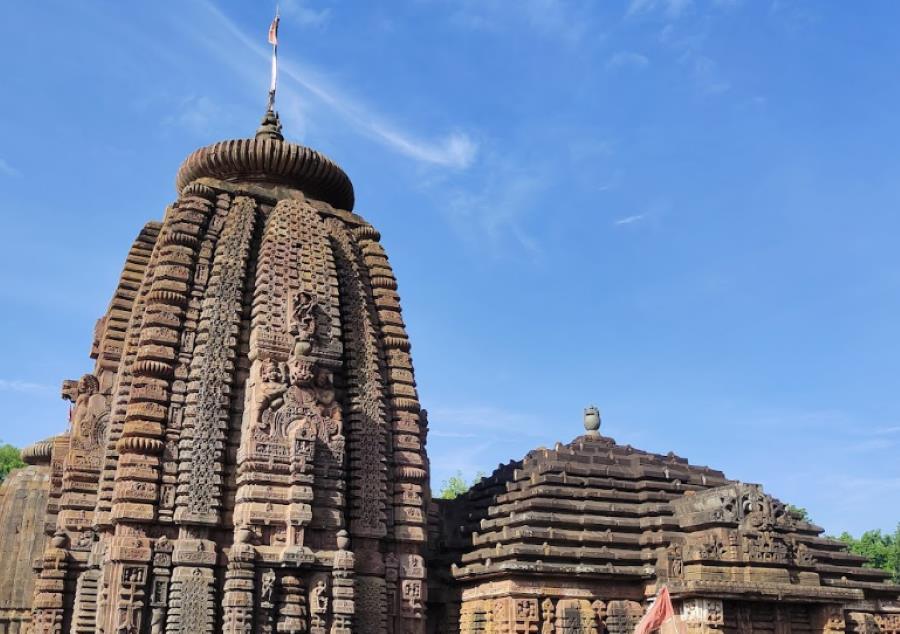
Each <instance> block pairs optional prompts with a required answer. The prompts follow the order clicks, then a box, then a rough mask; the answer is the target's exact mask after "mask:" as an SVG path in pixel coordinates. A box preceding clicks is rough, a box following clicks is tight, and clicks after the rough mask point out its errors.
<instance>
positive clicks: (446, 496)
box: [438, 471, 484, 500]
mask: <svg viewBox="0 0 900 634" xmlns="http://www.w3.org/2000/svg"><path fill="white" fill-rule="evenodd" d="M483 477H484V474H483V473H482V472H480V471H479V472H478V473H477V474H475V478H474V479H473V480H472V484H466V480H465V478H463V474H462V471H457V472H456V475H452V476H450V477H449V478H448V479H446V480H444V482H443V483H442V484H441V490H440V491H439V492H438V497H439V498H441V499H442V500H453V499H456V498H458V497H459V496H460V495H462V494H463V493H465V492H466V491H468V490H469V489H470V488H471V487H472V486H474V485H476V484H477V483H478V481H479V480H481V479H482V478H483Z"/></svg>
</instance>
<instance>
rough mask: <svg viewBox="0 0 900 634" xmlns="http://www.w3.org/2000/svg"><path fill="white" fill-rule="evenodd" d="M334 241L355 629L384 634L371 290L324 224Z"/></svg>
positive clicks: (352, 256)
mask: <svg viewBox="0 0 900 634" xmlns="http://www.w3.org/2000/svg"><path fill="white" fill-rule="evenodd" d="M326 226H327V228H328V233H329V235H330V236H331V238H332V248H333V251H334V258H335V264H336V266H337V273H338V279H339V281H340V298H341V302H340V304H341V320H342V324H343V331H344V350H345V354H344V357H345V363H346V367H345V380H346V389H347V394H348V399H347V403H345V407H344V411H345V413H346V416H347V421H348V423H349V428H350V431H349V433H348V434H347V435H348V453H349V482H350V496H349V497H350V499H349V513H350V535H351V537H352V539H353V552H354V554H355V557H356V562H357V564H356V565H357V571H358V573H359V574H358V575H357V577H356V593H355V594H356V604H357V605H359V606H361V613H364V614H365V618H362V619H359V620H357V622H356V623H355V628H356V629H357V631H359V632H363V633H369V632H371V633H373V634H374V633H376V632H384V631H385V629H384V628H385V626H386V617H387V601H386V597H387V588H386V585H385V581H384V569H385V568H384V560H383V558H382V555H381V545H380V542H381V540H382V539H383V538H384V537H385V536H386V535H387V517H386V510H387V506H388V504H387V497H388V492H387V473H386V472H387V464H386V454H387V446H388V445H387V431H388V430H387V425H388V422H387V415H386V411H385V405H384V391H383V384H382V360H381V355H380V352H379V347H378V333H377V329H376V326H375V321H374V318H375V315H374V312H375V311H374V306H373V305H371V303H370V302H369V301H368V298H370V297H371V289H370V287H369V286H368V280H367V277H366V276H365V272H364V271H362V270H361V269H362V267H363V262H362V254H361V253H360V252H359V249H358V248H357V246H356V244H355V243H354V241H353V239H352V238H351V236H350V234H349V233H348V231H347V229H346V228H345V226H344V225H343V223H341V222H339V221H337V220H335V219H329V220H328V221H327V222H326Z"/></svg>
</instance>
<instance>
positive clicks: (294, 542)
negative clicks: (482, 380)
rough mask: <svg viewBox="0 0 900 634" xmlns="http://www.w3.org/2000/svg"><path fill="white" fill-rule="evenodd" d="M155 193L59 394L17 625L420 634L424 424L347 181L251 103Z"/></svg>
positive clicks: (405, 350)
mask: <svg viewBox="0 0 900 634" xmlns="http://www.w3.org/2000/svg"><path fill="white" fill-rule="evenodd" d="M176 186H177V191H178V193H179V195H178V198H177V200H176V201H175V202H174V203H173V204H172V205H171V206H170V207H169V208H168V209H167V210H166V212H165V215H164V218H163V221H162V223H150V224H148V225H147V226H146V227H145V228H144V230H143V231H142V232H141V234H140V235H139V236H138V239H137V240H136V241H135V243H134V246H133V247H132V249H131V252H130V253H129V256H128V260H127V262H126V265H125V269H124V271H123V273H122V278H121V281H120V284H119V286H118V288H117V289H116V291H115V293H114V296H113V300H112V302H111V304H110V308H109V310H108V311H107V314H106V316H105V317H104V318H102V319H101V320H100V321H99V322H98V327H97V330H96V332H95V342H94V349H93V351H92V356H93V357H94V358H95V359H96V369H95V371H94V372H93V373H92V374H88V375H86V376H85V377H83V378H82V379H80V380H79V381H77V382H74V381H71V382H66V384H65V385H64V394H65V396H66V397H67V398H69V399H70V400H71V401H72V403H73V423H72V429H71V431H70V440H69V446H68V448H67V453H66V455H65V459H64V461H63V463H62V476H61V478H58V482H56V483H55V484H54V485H51V491H50V493H49V495H50V497H51V499H57V500H58V507H59V509H58V517H57V524H56V530H55V531H54V533H53V534H52V536H51V537H50V538H49V539H48V542H47V546H46V549H45V551H44V554H43V557H42V559H41V561H40V564H39V571H40V572H39V577H38V579H37V580H36V582H35V596H34V601H33V615H32V624H31V627H32V628H33V629H32V631H34V632H38V633H47V634H50V633H53V634H59V633H69V632H73V633H82V632H85V633H86V632H103V633H104V634H119V633H139V632H140V633H150V632H152V633H153V634H159V633H162V632H166V633H168V634H175V633H185V634H188V633H190V634H196V633H202V632H219V631H223V632H228V633H232V634H236V633H242V634H243V633H250V632H273V633H274V632H279V633H280V632H291V633H299V632H310V633H314V634H325V633H326V632H327V633H328V634H344V633H349V632H351V631H352V632H373V633H375V632H396V633H398V634H399V633H407V632H409V633H413V632H424V630H425V625H424V614H423V605H424V603H425V601H426V596H425V593H426V580H425V564H424V560H423V553H424V548H425V539H426V535H425V508H426V505H427V504H428V503H429V498H430V492H429V489H428V482H427V475H428V465H427V461H426V458H425V452H424V444H425V433H426V422H425V420H424V412H422V411H420V408H419V401H418V398H417V393H416V389H415V380H414V378H413V369H412V365H411V361H410V355H409V349H410V346H409V340H408V339H407V335H406V332H405V329H404V324H403V319H402V317H401V313H400V304H399V299H398V296H397V290H396V289H397V284H396V281H395V279H394V276H393V273H392V272H391V267H390V265H389V264H388V260H387V257H386V255H385V252H384V249H383V248H382V247H381V245H380V244H379V234H378V232H377V231H376V230H375V229H374V228H373V227H372V226H371V225H370V224H369V223H367V222H366V221H365V220H364V219H363V218H361V217H360V216H358V215H356V214H355V213H353V211H352V209H353V203H354V198H353V187H352V185H351V183H350V180H349V179H348V177H347V176H346V174H345V173H344V172H343V171H342V170H341V168H340V167H338V166H337V165H336V164H334V163H333V162H331V161H330V160H329V159H327V158H326V157H324V156H323V155H321V154H319V153H318V152H315V151H313V150H311V149H309V148H306V147H302V146H299V145H295V144H293V143H289V142H286V141H285V140H284V139H283V137H282V134H281V125H280V122H279V120H278V116H277V114H275V113H274V112H272V111H269V112H268V113H267V114H266V116H265V118H264V119H263V122H262V125H261V127H260V128H259V130H258V131H257V134H256V137H255V138H252V139H238V140H231V141H223V142H220V143H216V144H214V145H211V146H208V147H204V148H202V149H199V150H197V151H196V152H194V153H193V154H192V155H191V156H189V157H188V158H187V160H186V161H185V162H184V164H183V165H182V166H181V169H180V170H179V172H178V176H177V180H176ZM54 496H55V497H54ZM360 615H364V618H360Z"/></svg>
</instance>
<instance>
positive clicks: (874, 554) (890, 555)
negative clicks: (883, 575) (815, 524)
mask: <svg viewBox="0 0 900 634" xmlns="http://www.w3.org/2000/svg"><path fill="white" fill-rule="evenodd" d="M838 539H839V540H841V541H842V542H844V543H845V544H847V547H848V548H849V549H850V552H852V553H855V554H857V555H861V556H863V557H865V558H866V559H868V562H866V563H865V564H863V565H864V566H866V567H868V568H881V569H882V570H886V571H887V572H889V573H891V576H892V577H893V580H894V581H896V582H898V583H900V523H898V524H897V528H896V530H895V531H894V532H893V534H891V533H882V532H881V529H875V530H871V531H866V532H865V533H863V534H862V535H861V536H860V537H859V538H858V539H857V538H855V537H853V535H851V534H850V533H848V532H846V531H844V532H843V533H841V535H840V537H838Z"/></svg>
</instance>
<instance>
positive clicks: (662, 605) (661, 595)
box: [634, 586, 687, 634]
mask: <svg viewBox="0 0 900 634" xmlns="http://www.w3.org/2000/svg"><path fill="white" fill-rule="evenodd" d="M654 630H662V631H664V632H666V634H668V632H673V633H677V634H686V632H687V628H686V627H685V626H684V622H683V621H682V620H681V618H680V617H679V616H678V615H677V614H675V608H674V607H673V606H672V597H671V596H669V589H668V588H667V587H666V586H663V587H662V588H660V589H659V592H657V593H656V600H655V601H654V602H653V605H652V606H651V607H650V609H649V610H647V614H645V615H644V616H643V618H642V619H641V620H640V622H639V623H638V624H637V627H635V628H634V634H650V632H653V631H654Z"/></svg>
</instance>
